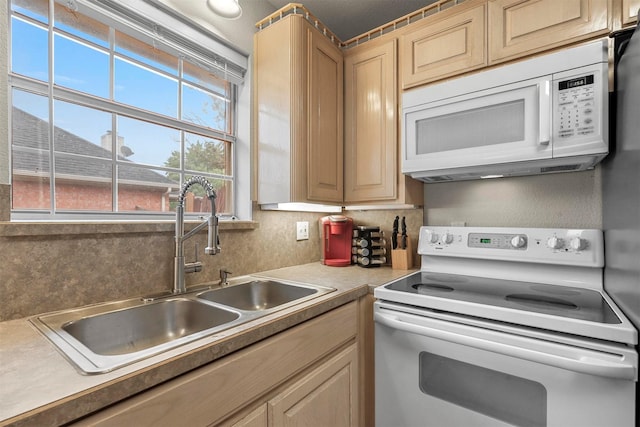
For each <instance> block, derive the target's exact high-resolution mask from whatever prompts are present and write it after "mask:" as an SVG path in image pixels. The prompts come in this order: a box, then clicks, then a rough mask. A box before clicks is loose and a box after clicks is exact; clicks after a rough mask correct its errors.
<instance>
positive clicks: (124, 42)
mask: <svg viewBox="0 0 640 427" xmlns="http://www.w3.org/2000/svg"><path fill="white" fill-rule="evenodd" d="M115 51H116V52H118V53H122V54H124V55H126V56H128V57H130V58H133V59H135V60H138V61H140V62H142V63H144V64H148V65H150V66H152V67H155V68H158V69H160V70H163V71H166V72H167V73H169V74H173V75H174V76H177V75H178V58H176V57H175V56H172V55H169V54H168V53H165V52H163V51H161V50H159V49H156V48H154V47H153V46H151V45H149V44H147V43H145V42H142V41H140V40H137V39H135V38H133V37H130V36H128V35H127V34H124V33H122V32H120V31H116V48H115Z"/></svg>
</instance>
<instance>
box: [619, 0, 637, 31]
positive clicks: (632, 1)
mask: <svg viewBox="0 0 640 427" xmlns="http://www.w3.org/2000/svg"><path fill="white" fill-rule="evenodd" d="M638 9H640V0H622V25H629V24H633V23H634V22H637V21H638Z"/></svg>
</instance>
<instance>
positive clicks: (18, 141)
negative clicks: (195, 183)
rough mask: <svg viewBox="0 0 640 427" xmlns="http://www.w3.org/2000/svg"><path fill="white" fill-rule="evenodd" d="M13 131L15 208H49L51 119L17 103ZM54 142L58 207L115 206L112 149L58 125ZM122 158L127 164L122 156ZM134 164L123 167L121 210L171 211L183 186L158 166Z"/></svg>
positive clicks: (109, 208)
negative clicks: (48, 136) (30, 112)
mask: <svg viewBox="0 0 640 427" xmlns="http://www.w3.org/2000/svg"><path fill="white" fill-rule="evenodd" d="M12 132H13V135H12V143H13V148H12V168H13V181H12V208H13V209H25V210H33V209H44V210H48V209H49V208H50V206H51V191H50V188H49V179H50V173H49V170H50V169H49V142H48V138H47V137H46V135H48V123H47V122H46V121H44V120H41V119H39V118H37V117H35V116H33V115H31V114H29V113H27V112H25V111H22V110H20V109H18V108H15V107H14V108H13V124H12ZM43 135H44V137H43ZM54 140H55V144H56V145H55V162H56V182H55V186H56V187H55V193H56V201H55V202H56V210H71V211H73V210H80V211H113V210H115V209H113V206H112V204H113V202H112V188H111V187H112V183H111V177H112V174H113V172H112V164H111V161H110V159H111V157H112V154H111V151H109V150H107V149H105V148H103V147H101V146H98V145H95V144H93V143H91V142H90V141H87V140H85V139H83V138H80V137H78V136H77V135H74V134H72V133H70V132H67V131H66V130H64V129H61V128H58V127H54ZM65 153H69V154H73V155H69V154H65ZM77 155H81V156H83V157H82V158H79V157H78V156H77ZM85 156H86V157H85ZM118 159H119V160H121V161H123V162H128V160H127V159H126V158H125V157H123V156H118ZM131 165H132V166H131V167H129V166H127V165H121V166H119V170H118V178H119V180H118V206H117V208H118V209H117V210H118V211H119V212H125V211H151V212H167V211H170V210H171V208H170V205H169V201H170V199H171V196H175V194H177V191H178V190H179V184H178V183H176V182H175V181H173V180H171V179H169V178H168V177H166V176H164V175H162V174H159V173H157V172H155V171H153V170H150V169H145V168H139V167H135V166H134V165H135V164H134V163H131Z"/></svg>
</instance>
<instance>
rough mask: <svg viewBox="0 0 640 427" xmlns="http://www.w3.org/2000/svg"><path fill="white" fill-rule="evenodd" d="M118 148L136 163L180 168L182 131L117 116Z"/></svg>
mask: <svg viewBox="0 0 640 427" xmlns="http://www.w3.org/2000/svg"><path fill="white" fill-rule="evenodd" d="M123 147H126V148H124V149H123ZM118 148H119V150H120V154H122V155H123V156H124V157H126V158H127V160H129V161H131V162H134V163H139V164H147V165H152V166H167V167H172V168H177V169H179V168H180V152H181V151H180V131H178V130H176V129H173V128H169V127H166V126H160V125H156V124H153V123H147V122H144V121H142V120H136V119H130V118H127V117H122V116H118Z"/></svg>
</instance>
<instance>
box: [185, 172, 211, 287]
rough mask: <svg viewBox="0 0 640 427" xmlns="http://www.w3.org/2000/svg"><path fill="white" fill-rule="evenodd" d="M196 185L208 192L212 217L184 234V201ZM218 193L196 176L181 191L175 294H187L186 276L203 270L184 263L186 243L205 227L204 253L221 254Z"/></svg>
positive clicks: (196, 264) (197, 266) (203, 179)
mask: <svg viewBox="0 0 640 427" xmlns="http://www.w3.org/2000/svg"><path fill="white" fill-rule="evenodd" d="M194 184H200V185H201V186H202V187H203V188H204V189H205V191H206V192H207V197H208V198H209V200H210V201H211V215H209V217H208V218H207V220H206V221H204V222H202V223H200V224H198V225H197V226H196V227H195V228H194V229H193V230H191V231H190V232H188V233H186V234H185V233H184V199H185V196H186V194H187V191H188V190H189V188H190V187H191V186H192V185H194ZM215 201H216V192H215V190H214V189H213V186H212V185H211V183H210V182H209V181H207V180H206V179H205V178H204V177H202V176H199V175H195V176H192V177H191V178H189V179H188V180H187V181H186V182H185V183H184V184H183V185H182V188H181V189H180V193H179V195H178V205H177V206H176V236H175V259H174V275H173V293H174V294H181V293H184V292H186V286H185V281H184V274H185V273H186V272H189V273H191V272H198V271H200V269H201V268H202V263H200V262H198V261H196V262H193V263H189V264H185V262H184V241H185V240H187V239H188V238H190V237H191V236H193V235H194V234H195V233H197V232H198V231H200V230H201V229H202V228H204V227H205V226H207V227H208V233H207V247H206V248H205V250H204V252H205V254H207V255H215V254H216V253H218V252H220V247H219V246H218V243H219V238H218V217H217V216H216V203H215Z"/></svg>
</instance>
